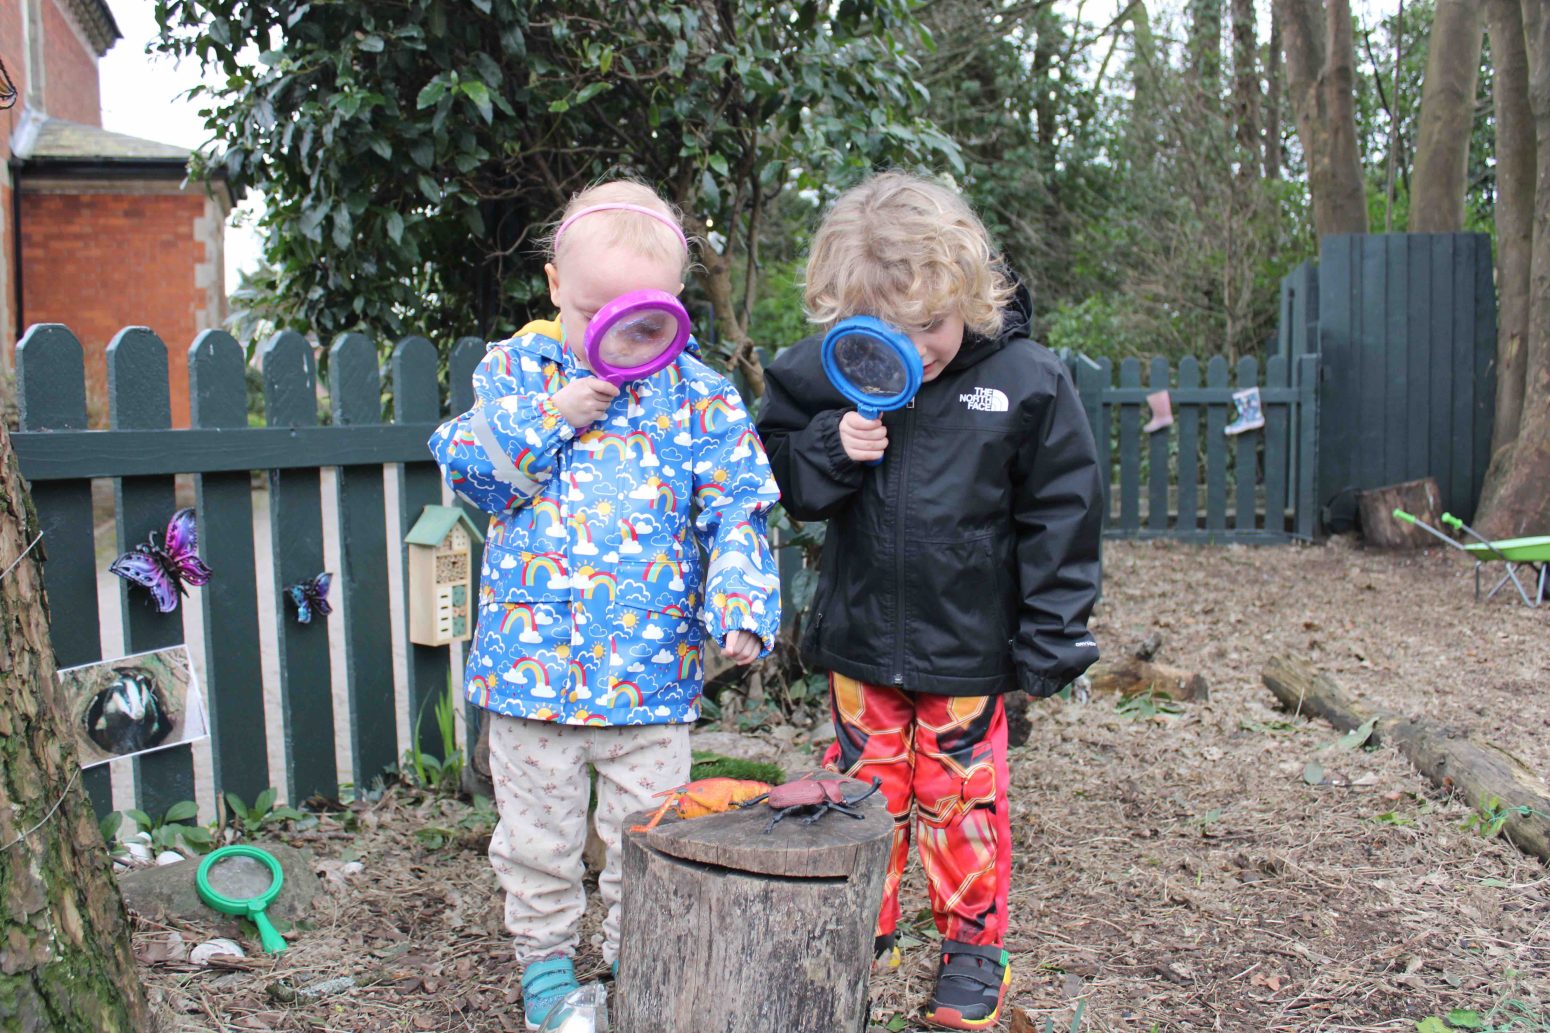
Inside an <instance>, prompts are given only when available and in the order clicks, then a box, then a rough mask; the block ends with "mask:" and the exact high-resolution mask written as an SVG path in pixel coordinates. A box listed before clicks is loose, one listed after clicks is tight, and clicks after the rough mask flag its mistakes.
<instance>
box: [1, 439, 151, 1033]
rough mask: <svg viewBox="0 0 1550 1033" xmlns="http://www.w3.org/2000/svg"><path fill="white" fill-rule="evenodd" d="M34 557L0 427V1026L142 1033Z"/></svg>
mask: <svg viewBox="0 0 1550 1033" xmlns="http://www.w3.org/2000/svg"><path fill="white" fill-rule="evenodd" d="M29 548H31V552H30V553H29V551H28V550H29ZM41 548H42V545H41V544H40V542H39V538H38V519H37V515H36V514H35V513H34V512H33V508H32V499H31V498H30V497H29V496H28V494H27V488H26V485H25V484H24V482H23V481H22V478H21V472H20V470H19V468H18V467H17V463H16V453H15V451H14V450H13V449H12V447H11V436H10V433H9V432H8V431H7V430H6V429H5V427H4V425H0V571H3V572H4V573H0V624H3V628H0V671H4V672H5V677H4V678H3V679H0V1026H3V1027H4V1028H5V1029H8V1030H51V1031H54V1033H146V1031H149V1030H151V1029H153V1028H154V1026H153V1024H152V1019H151V1016H150V1014H149V1009H148V1007H147V1005H146V1002H145V996H144V993H143V991H142V990H141V987H140V983H139V979H138V976H137V975H136V973H135V963H134V957H133V955H132V954H131V953H130V948H129V932H128V929H127V925H126V920H125V917H124V905H123V902H122V900H120V898H119V895H118V887H117V885H115V884H114V882H113V876H112V873H111V872H109V870H108V854H107V851H106V850H105V849H103V845H102V834H101V833H100V832H99V831H98V829H97V822H96V819H95V817H94V816H93V815H92V809H91V803H90V801H89V800H88V799H87V797H86V792H85V790H84V789H82V788H81V786H80V785H79V783H78V779H77V777H76V776H77V775H78V774H79V770H80V769H79V768H78V767H77V766H76V765H77V760H76V755H75V749H74V747H73V746H72V739H71V733H70V722H69V720H68V718H67V717H66V715H65V713H64V706H63V704H62V703H61V701H60V699H59V695H58V689H57V685H56V682H55V678H54V652H53V646H52V645H51V644H50V642H49V630H48V606H47V603H46V601H45V599H44V596H43V567H42V564H41V563H40V561H39V555H40V551H41Z"/></svg>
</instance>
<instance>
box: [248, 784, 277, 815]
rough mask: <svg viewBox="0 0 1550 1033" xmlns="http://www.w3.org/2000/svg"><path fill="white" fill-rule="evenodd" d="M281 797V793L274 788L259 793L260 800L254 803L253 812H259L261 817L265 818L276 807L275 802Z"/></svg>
mask: <svg viewBox="0 0 1550 1033" xmlns="http://www.w3.org/2000/svg"><path fill="white" fill-rule="evenodd" d="M279 796H280V791H279V790H278V789H276V788H275V787H274V786H270V787H269V788H268V789H265V790H264V791H263V792H262V793H259V794H258V799H256V800H254V801H253V810H255V811H257V812H258V816H259V817H263V816H264V815H266V814H268V813H269V811H270V808H272V807H274V802H275V800H276V799H278V798H279Z"/></svg>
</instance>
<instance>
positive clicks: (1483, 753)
mask: <svg viewBox="0 0 1550 1033" xmlns="http://www.w3.org/2000/svg"><path fill="white" fill-rule="evenodd" d="M1261 677H1262V678H1263V680H1264V682H1265V687H1266V688H1268V689H1269V690H1270V691H1271V693H1273V694H1274V695H1275V697H1276V699H1278V700H1279V701H1280V703H1281V706H1283V707H1285V708H1286V709H1287V710H1290V711H1292V712H1293V713H1296V714H1311V715H1313V716H1315V717H1321V718H1323V719H1324V720H1326V721H1328V722H1329V723H1330V724H1332V725H1334V726H1335V727H1336V728H1338V729H1340V730H1341V731H1342V732H1349V731H1351V730H1352V729H1354V728H1360V727H1361V726H1362V725H1364V724H1366V723H1367V722H1368V721H1369V720H1370V721H1373V729H1372V738H1371V739H1370V741H1371V742H1372V743H1373V744H1374V745H1388V746H1393V747H1395V748H1397V749H1398V750H1399V752H1400V753H1403V754H1404V755H1405V757H1406V758H1407V759H1408V760H1409V761H1410V763H1411V764H1413V765H1415V769H1416V770H1417V771H1419V772H1420V773H1421V774H1423V775H1425V776H1426V777H1427V778H1428V779H1430V780H1431V782H1432V784H1433V785H1435V786H1437V787H1438V788H1439V789H1443V790H1446V791H1448V792H1454V793H1458V794H1459V795H1460V796H1461V797H1463V798H1464V800H1465V802H1466V803H1468V804H1469V806H1471V807H1474V808H1476V809H1477V810H1479V811H1482V812H1490V811H1497V812H1498V813H1499V814H1500V815H1501V816H1502V817H1503V819H1504V820H1503V821H1502V826H1501V831H1502V832H1503V833H1504V834H1505V835H1506V836H1507V839H1508V840H1509V841H1510V842H1511V843H1512V844H1513V845H1514V846H1516V847H1517V848H1518V849H1519V850H1522V851H1523V852H1524V853H1525V854H1531V855H1532V856H1534V857H1537V858H1539V859H1540V860H1542V861H1550V793H1547V792H1546V791H1545V784H1544V781H1543V780H1542V779H1540V778H1539V777H1538V776H1537V775H1535V774H1534V772H1532V771H1530V770H1529V769H1528V768H1527V767H1526V766H1525V765H1524V764H1523V762H1522V761H1520V760H1518V759H1517V758H1516V757H1514V756H1513V755H1512V754H1510V753H1508V752H1507V751H1506V750H1504V749H1502V748H1501V747H1499V746H1496V745H1494V744H1492V743H1489V742H1486V741H1484V740H1482V739H1476V738H1473V737H1471V736H1467V735H1463V734H1461V733H1458V732H1455V731H1453V730H1452V729H1448V728H1444V727H1442V726H1441V725H1439V724H1435V723H1434V722H1431V721H1427V720H1426V719H1424V718H1410V717H1405V716H1403V715H1401V714H1396V713H1393V712H1392V711H1387V710H1381V709H1379V710H1368V709H1367V708H1365V707H1363V706H1361V705H1360V704H1359V703H1357V702H1356V701H1355V700H1352V699H1351V698H1350V697H1348V696H1347V695H1346V694H1345V693H1344V692H1343V691H1341V688H1340V686H1338V685H1336V684H1335V683H1334V681H1333V680H1331V679H1330V678H1329V677H1328V676H1326V675H1323V674H1319V673H1318V672H1317V671H1315V670H1313V668H1311V667H1309V666H1308V665H1307V664H1305V663H1302V662H1301V661H1299V660H1294V659H1293V658H1291V657H1289V656H1276V657H1272V658H1271V659H1270V662H1269V663H1267V664H1266V665H1265V669H1264V671H1263V672H1262V674H1261Z"/></svg>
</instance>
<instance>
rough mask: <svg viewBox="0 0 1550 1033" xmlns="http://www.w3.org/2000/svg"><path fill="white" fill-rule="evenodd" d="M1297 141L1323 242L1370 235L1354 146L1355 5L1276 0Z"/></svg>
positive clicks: (1340, 1) (1318, 0)
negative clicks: (1341, 236) (1330, 238)
mask: <svg viewBox="0 0 1550 1033" xmlns="http://www.w3.org/2000/svg"><path fill="white" fill-rule="evenodd" d="M1274 10H1275V12H1276V15H1277V17H1278V18H1279V19H1280V23H1281V34H1282V41H1283V43H1284V45H1285V57H1286V73H1287V82H1288V85H1289V87H1290V89H1289V93H1290V95H1291V101H1292V110H1293V112H1294V113H1295V114H1296V116H1297V137H1298V139H1299V140H1301V141H1302V150H1303V154H1304V156H1305V158H1306V160H1307V163H1308V188H1309V190H1310V192H1311V193H1312V195H1313V223H1314V226H1315V228H1316V229H1317V231H1318V233H1319V235H1320V236H1323V235H1325V234H1328V233H1366V232H1367V198H1366V192H1365V189H1364V187H1363V184H1362V166H1361V161H1360V159H1359V157H1358V154H1357V143H1356V106H1355V105H1356V100H1355V94H1354V92H1353V90H1354V87H1355V83H1356V73H1355V64H1356V52H1355V44H1354V41H1353V39H1352V34H1351V5H1350V0H1328V4H1327V6H1326V5H1325V4H1324V3H1323V2H1322V0H1275V3H1274Z"/></svg>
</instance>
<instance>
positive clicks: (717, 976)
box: [614, 776, 893, 1033]
mask: <svg viewBox="0 0 1550 1033" xmlns="http://www.w3.org/2000/svg"><path fill="white" fill-rule="evenodd" d="M829 777H831V778H832V777H837V776H829ZM865 788H866V786H865V784H864V783H861V782H856V781H854V780H847V790H846V792H847V794H848V795H851V796H856V795H859V794H860V793H861V792H863V791H865ZM857 809H858V810H860V811H862V812H863V813H864V814H865V815H866V817H865V818H863V819H861V820H857V819H855V818H850V817H846V816H845V815H843V814H836V813H830V814H826V815H824V816H823V817H822V818H821V819H819V820H818V821H817V822H816V823H815V824H812V825H803V824H802V823H801V819H800V818H799V817H797V816H795V815H791V816H788V817H787V818H785V820H783V821H782V822H781V823H780V824H779V825H777V826H775V828H774V829H773V830H772V831H771V832H770V833H768V834H766V833H765V832H764V828H765V826H766V825H767V824H768V823H769V820H770V818H771V817H772V816H773V814H772V812H771V811H770V809H769V808H768V807H766V806H764V805H763V804H758V805H756V806H754V807H751V808H749V809H747V810H743V811H734V812H732V813H730V814H717V815H712V816H710V817H706V818H696V819H694V820H692V821H671V820H670V821H669V822H665V823H664V824H663V825H661V826H659V827H658V828H656V829H654V830H653V831H651V832H649V833H640V834H637V833H629V832H627V833H626V834H625V838H624V914H623V929H622V931H621V945H620V955H619V983H618V985H619V987H620V996H619V998H618V1000H617V1001H616V1002H615V1007H614V1013H615V1015H616V1017H617V1019H618V1028H619V1033H682V1031H684V1030H716V1031H717V1033H769V1031H770V1030H780V1031H781V1033H860V1031H861V1030H862V1029H864V1028H865V1025H866V1017H867V977H868V973H869V970H870V967H871V963H872V934H873V930H874V927H875V924H876V921H877V909H878V907H879V906H880V904H881V901H882V895H883V878H884V874H885V871H886V865H887V854H888V845H889V842H890V839H891V836H892V832H893V819H892V818H891V817H890V816H889V814H888V811H887V808H886V806H885V805H884V803H883V798H882V795H881V794H880V793H879V794H876V795H874V796H872V797H871V798H870V799H868V800H866V801H864V802H863V803H861V804H858V805H857ZM641 817H644V815H642V816H641Z"/></svg>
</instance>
